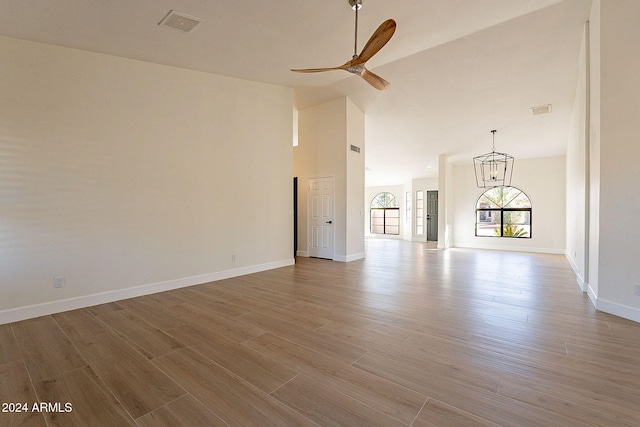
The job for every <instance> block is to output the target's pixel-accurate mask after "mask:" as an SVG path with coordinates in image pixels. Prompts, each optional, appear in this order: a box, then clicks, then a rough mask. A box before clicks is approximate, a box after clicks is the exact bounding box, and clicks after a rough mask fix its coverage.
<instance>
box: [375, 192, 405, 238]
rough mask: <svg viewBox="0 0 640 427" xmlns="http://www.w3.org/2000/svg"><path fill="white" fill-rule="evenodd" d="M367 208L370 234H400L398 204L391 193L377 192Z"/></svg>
mask: <svg viewBox="0 0 640 427" xmlns="http://www.w3.org/2000/svg"><path fill="white" fill-rule="evenodd" d="M369 208H370V210H371V233H372V234H395V235H397V234H400V206H399V204H398V199H396V197H395V196H394V195H393V194H391V193H387V192H385V193H380V194H378V195H377V196H376V197H374V198H373V200H372V201H371V205H370V206H369Z"/></svg>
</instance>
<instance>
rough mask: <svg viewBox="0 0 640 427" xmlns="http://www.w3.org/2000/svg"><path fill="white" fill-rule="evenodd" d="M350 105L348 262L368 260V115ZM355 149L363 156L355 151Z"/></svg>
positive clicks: (347, 149)
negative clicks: (366, 169) (366, 184)
mask: <svg viewBox="0 0 640 427" xmlns="http://www.w3.org/2000/svg"><path fill="white" fill-rule="evenodd" d="M346 101H347V118H346V119H347V143H346V144H345V147H344V150H345V151H346V157H347V200H346V210H347V212H346V215H347V218H346V224H347V232H346V238H347V247H346V256H345V261H350V260H354V259H361V258H364V223H365V211H364V210H363V209H362V200H363V199H364V159H365V152H366V150H365V148H366V147H365V135H364V129H365V125H364V121H365V118H364V113H363V112H362V111H361V110H360V109H359V108H358V107H357V106H356V104H354V103H353V101H351V100H350V99H349V98H347V99H346ZM351 145H355V146H356V147H358V148H360V152H359V153H358V152H355V151H352V150H351Z"/></svg>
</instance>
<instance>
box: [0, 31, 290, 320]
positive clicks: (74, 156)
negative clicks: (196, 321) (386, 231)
mask: <svg viewBox="0 0 640 427" xmlns="http://www.w3.org/2000/svg"><path fill="white" fill-rule="evenodd" d="M0 57H2V58H3V61H2V62H3V65H2V78H0V99H2V103H1V104H0V152H1V153H2V154H1V162H2V163H0V194H1V197H0V260H1V261H0V323H2V322H6V321H12V320H17V319H19V318H25V317H29V316H34V315H40V314H44V313H46V312H53V311H60V310H65V309H69V308H75V307H78V306H83V305H87V304H96V303H100V302H105V301H109V300H115V299H119V298H123V297H128V296H133V295H137V294H144V293H148V292H153V291H156V290H162V289H167V288H171V287H177V286H185V285H189V284H193V283H197V282H203V281H209V280H213V279H216V278H220V277H225V276H229V275H235V274H241V273H244V272H249V271H257V270H260V269H266V268H272V267H276V266H280V265H288V264H291V263H292V262H293V257H292V255H293V254H292V251H293V242H292V240H293V235H292V226H291V224H292V217H291V215H290V213H291V209H292V197H291V179H292V166H291V165H292V147H291V141H292V129H293V126H292V115H291V107H292V98H293V94H292V90H291V89H288V88H283V87H278V86H271V85H265V84H258V83H253V82H247V81H242V80H238V79H231V78H226V77H221V76H214V75H210V74H206V73H200V72H194V71H188V70H183V69H177V68H173V67H167V66H161V65H154V64H150V63H145V62H139V61H133V60H128V59H123V58H117V57H113V56H108V55H102V54H96V53H89V52H85V51H79V50H73V49H67V48H63V47H57V46H51V45H43V44H38V43H33V42H28V41H21V40H16V39H10V38H3V37H0ZM232 255H235V256H236V260H235V261H232ZM55 276H64V278H65V280H66V283H65V286H64V287H63V288H58V289H54V287H53V282H54V277H55Z"/></svg>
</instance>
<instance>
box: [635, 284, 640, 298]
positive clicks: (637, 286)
mask: <svg viewBox="0 0 640 427" xmlns="http://www.w3.org/2000/svg"><path fill="white" fill-rule="evenodd" d="M634 293H635V294H636V295H638V296H640V285H636V288H635V291H634Z"/></svg>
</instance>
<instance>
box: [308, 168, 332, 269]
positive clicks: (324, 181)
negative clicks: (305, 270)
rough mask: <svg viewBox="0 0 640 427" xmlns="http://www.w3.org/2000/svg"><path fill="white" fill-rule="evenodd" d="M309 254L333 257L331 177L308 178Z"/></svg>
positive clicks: (318, 256)
mask: <svg viewBox="0 0 640 427" xmlns="http://www.w3.org/2000/svg"><path fill="white" fill-rule="evenodd" d="M308 212H309V221H308V224H309V240H308V242H309V256H312V257H317V258H327V259H333V177H325V178H310V179H309V210H308Z"/></svg>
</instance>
